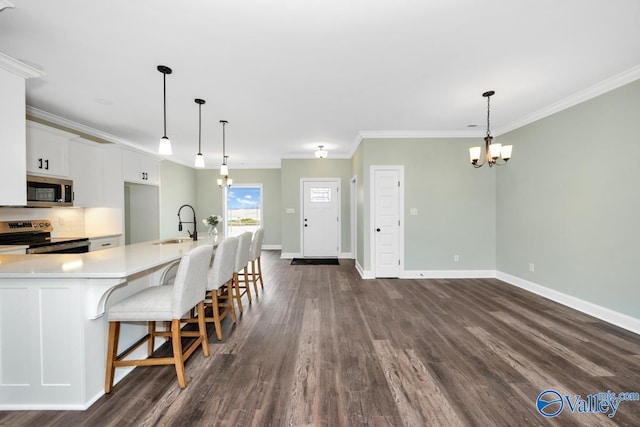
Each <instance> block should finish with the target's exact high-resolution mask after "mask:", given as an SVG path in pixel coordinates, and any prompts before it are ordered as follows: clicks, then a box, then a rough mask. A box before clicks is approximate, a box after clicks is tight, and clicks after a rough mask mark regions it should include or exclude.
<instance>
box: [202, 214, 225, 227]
mask: <svg viewBox="0 0 640 427" xmlns="http://www.w3.org/2000/svg"><path fill="white" fill-rule="evenodd" d="M202 222H203V223H204V225H210V226H211V227H215V226H216V225H218V224H219V223H221V222H222V216H220V215H209V216H208V217H206V218H205V219H203V220H202Z"/></svg>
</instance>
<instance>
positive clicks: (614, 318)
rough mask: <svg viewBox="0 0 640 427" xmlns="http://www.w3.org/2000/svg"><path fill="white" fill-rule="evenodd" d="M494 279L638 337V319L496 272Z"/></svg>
mask: <svg viewBox="0 0 640 427" xmlns="http://www.w3.org/2000/svg"><path fill="white" fill-rule="evenodd" d="M496 278H497V279H500V280H502V281H503V282H506V283H508V284H510V285H513V286H517V287H518V288H522V289H524V290H527V291H529V292H533V293H534V294H538V295H540V296H543V297H545V298H547V299H550V300H551V301H554V302H557V303H559V304H562V305H565V306H567V307H571V308H573V309H575V310H578V311H580V312H582V313H585V314H588V315H590V316H593V317H596V318H598V319H600V320H604V321H605V322H608V323H611V324H613V325H616V326H619V327H621V328H623V329H626V330H628V331H631V332H633V333H636V334H639V335H640V319H636V318H635V317H631V316H629V315H627V314H623V313H619V312H617V311H614V310H611V309H610V308H606V307H602V306H600V305H597V304H594V303H592V302H589V301H585V300H583V299H580V298H577V297H574V296H572V295H568V294H565V293H563V292H559V291H556V290H554V289H550V288H547V287H545V286H542V285H538V284H537V283H533V282H529V281H528V280H525V279H521V278H519V277H516V276H512V275H510V274H507V273H504V272H502V271H498V272H497V273H496Z"/></svg>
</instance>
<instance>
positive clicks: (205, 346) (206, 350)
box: [198, 292, 217, 357]
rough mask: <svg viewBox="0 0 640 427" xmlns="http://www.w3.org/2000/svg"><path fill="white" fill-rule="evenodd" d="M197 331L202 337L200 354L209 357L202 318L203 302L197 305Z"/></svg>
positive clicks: (205, 324) (205, 325) (205, 327)
mask: <svg viewBox="0 0 640 427" xmlns="http://www.w3.org/2000/svg"><path fill="white" fill-rule="evenodd" d="M214 295H215V292H214ZM216 305H217V304H216ZM198 330H199V331H200V336H201V337H202V353H203V354H204V357H209V340H207V323H206V320H205V317H204V301H200V304H198Z"/></svg>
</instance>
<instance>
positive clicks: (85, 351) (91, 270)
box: [0, 239, 217, 411]
mask: <svg viewBox="0 0 640 427" xmlns="http://www.w3.org/2000/svg"><path fill="white" fill-rule="evenodd" d="M207 244H208V245H214V246H215V245H216V244H217V243H216V241H215V240H210V239H200V240H198V241H197V242H191V241H186V242H185V243H176V244H154V242H148V243H140V244H136V245H130V246H120V247H117V248H113V249H109V250H106V251H97V252H89V253H84V254H58V255H2V254H0V349H2V354H1V356H2V357H0V380H1V381H0V411H2V410H27V409H55V410H69V409H86V408H88V407H89V406H90V405H91V404H92V403H93V402H95V401H96V400H97V399H98V398H100V396H102V395H103V394H104V375H105V360H106V345H107V330H108V320H107V318H106V316H105V315H104V313H105V311H106V310H108V308H109V307H110V306H111V305H113V304H115V303H117V302H119V301H121V300H122V299H124V298H126V297H128V296H130V295H132V294H133V293H135V292H138V291H140V290H142V289H144V288H147V287H149V286H154V285H157V284H158V282H159V279H160V275H161V273H162V271H163V270H164V268H165V267H166V266H167V265H168V264H169V263H171V262H173V261H174V260H176V259H179V258H180V257H181V256H182V255H184V254H186V253H187V252H188V251H189V250H190V249H192V248H193V247H196V246H199V245H207ZM16 319H24V322H23V323H24V325H23V326H21V327H16ZM146 332H147V327H146V324H144V323H127V324H126V325H123V327H122V330H121V333H120V347H119V351H123V350H124V349H126V348H127V347H129V346H130V345H131V344H133V343H134V342H135V341H137V340H138V339H140V338H141V337H142V336H144V335H145V334H146ZM161 341H162V340H158V344H157V345H158V346H160V345H161V344H162V342H161ZM132 356H133V357H142V358H144V357H146V349H140V352H139V353H135V354H133V355H132ZM128 372H129V371H127V370H126V369H124V368H123V369H118V370H117V371H116V376H117V377H116V381H118V380H120V379H121V378H122V377H123V376H124V375H126V374H127V373H128ZM117 392H118V391H117V389H116V390H114V393H117Z"/></svg>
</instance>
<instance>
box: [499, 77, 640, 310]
mask: <svg viewBox="0 0 640 427" xmlns="http://www.w3.org/2000/svg"><path fill="white" fill-rule="evenodd" d="M639 118H640V81H636V82H634V83H631V84H628V85H626V86H623V87H621V88H619V89H616V90H613V91H611V92H608V93H606V94H604V95H601V96H599V97H597V98H594V99H591V100H589V101H587V102H584V103H582V104H579V105H577V106H574V107H572V108H570V109H567V110H564V111H562V112H559V113H557V114H554V115H552V116H550V117H547V118H544V119H542V120H539V121H537V122H535V123H532V124H530V125H527V126H524V127H522V128H520V129H517V130H515V131H512V132H510V133H508V134H505V135H503V136H501V137H500V138H496V140H498V139H499V140H500V142H502V143H510V144H513V160H511V162H510V165H509V166H508V167H505V168H502V169H500V170H498V180H497V200H496V206H497V209H496V213H497V223H498V226H497V269H498V270H499V271H502V272H505V273H507V274H510V275H513V276H516V277H519V278H523V279H525V280H528V281H531V282H533V283H536V284H538V285H542V286H545V287H548V288H551V289H553V290H556V291H559V292H562V293H566V294H569V295H572V296H575V297H577V298H580V299H583V300H586V301H589V302H592V303H594V304H598V305H601V306H604V307H607V308H610V309H612V310H615V311H618V312H621V313H625V314H628V315H630V316H633V317H635V318H640V286H638V283H639V279H638V272H637V270H636V269H635V263H636V262H637V257H638V255H639V254H640V226H639V225H638V224H639V218H640V196H639V194H640V192H639V190H638V187H637V186H638V185H639V184H640V168H638V161H639V160H640V126H638V121H639ZM530 263H533V264H534V272H531V271H529V264H530Z"/></svg>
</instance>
